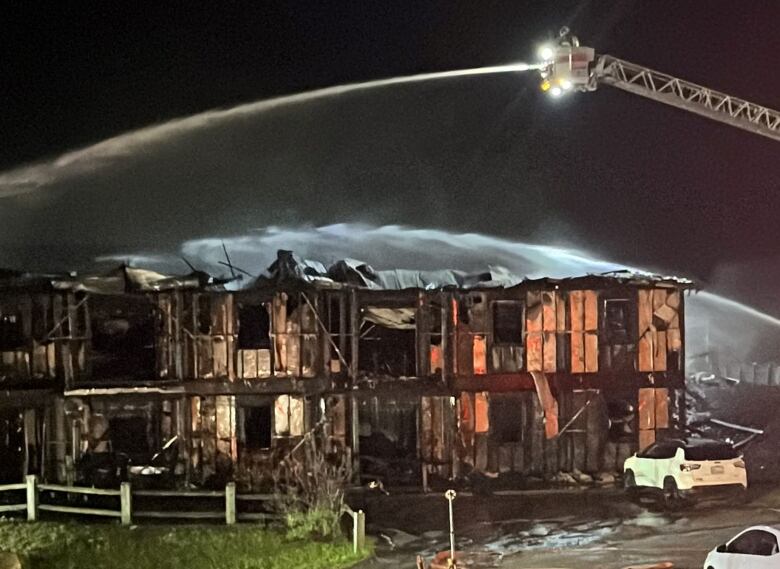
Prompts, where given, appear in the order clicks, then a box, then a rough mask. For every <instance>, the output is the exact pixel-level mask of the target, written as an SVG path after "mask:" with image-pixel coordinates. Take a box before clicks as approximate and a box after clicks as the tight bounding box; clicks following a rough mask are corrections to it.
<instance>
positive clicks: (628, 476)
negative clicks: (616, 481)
mask: <svg viewBox="0 0 780 569" xmlns="http://www.w3.org/2000/svg"><path fill="white" fill-rule="evenodd" d="M623 489H624V490H625V491H626V495H627V496H628V498H629V499H630V500H636V499H637V498H638V497H639V487H638V486H637V485H636V477H635V476H634V471H633V470H627V471H626V473H625V475H623Z"/></svg>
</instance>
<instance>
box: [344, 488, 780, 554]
mask: <svg viewBox="0 0 780 569" xmlns="http://www.w3.org/2000/svg"><path fill="white" fill-rule="evenodd" d="M364 506H365V510H366V513H367V520H368V532H369V534H371V535H372V536H374V538H375V540H376V556H375V558H374V559H371V560H369V561H367V562H365V563H363V564H361V565H360V566H359V567H360V569H379V568H390V567H399V568H403V567H414V566H415V565H414V564H415V557H416V556H417V555H418V554H419V555H422V556H423V557H424V558H426V559H431V558H432V557H433V555H434V554H435V553H436V552H437V551H442V550H445V549H448V548H449V537H448V534H447V527H448V525H447V501H446V500H445V499H444V497H443V495H442V494H440V493H438V494H413V495H391V496H372V497H369V498H367V500H366V503H365V504H364ZM758 524H766V525H780V488H777V489H775V488H772V487H770V486H762V487H755V488H751V489H750V490H749V491H748V492H747V493H743V495H742V496H738V497H735V496H731V497H722V498H717V499H707V500H703V499H699V500H697V501H696V502H695V503H693V504H690V505H685V506H682V507H679V508H677V509H675V510H674V511H669V510H667V509H665V508H663V507H662V506H661V505H660V504H658V503H656V502H655V501H654V500H653V499H652V498H651V497H647V498H645V499H643V500H642V502H641V503H640V504H634V503H631V502H630V501H628V500H627V499H626V497H625V495H624V494H623V492H622V491H621V490H619V489H615V488H594V489H586V490H583V489H573V490H560V491H556V490H550V491H536V492H527V493H516V492H503V493H501V492H497V493H495V494H493V495H490V496H474V495H470V494H460V495H459V496H458V498H457V499H456V500H455V529H456V536H457V548H458V549H459V550H463V551H464V552H467V553H469V554H471V556H472V557H474V558H477V559H478V560H479V562H478V567H498V568H502V569H542V568H544V569H547V568H556V569H557V568H561V569H565V568H569V569H579V568H583V569H584V568H589V569H590V568H604V569H613V568H614V569H621V568H623V567H626V566H629V565H635V564H647V563H653V562H659V561H671V562H673V563H674V564H675V565H674V566H675V568H678V569H692V568H694V567H696V568H700V567H702V564H703V562H704V558H705V557H706V554H707V552H708V551H709V550H710V549H712V548H714V547H715V546H717V545H718V544H720V543H723V542H724V541H726V540H727V538H729V537H731V536H733V535H734V534H736V533H737V532H738V531H740V530H742V529H744V528H745V527H747V526H750V525H758Z"/></svg>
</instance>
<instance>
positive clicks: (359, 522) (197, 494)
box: [0, 475, 366, 552]
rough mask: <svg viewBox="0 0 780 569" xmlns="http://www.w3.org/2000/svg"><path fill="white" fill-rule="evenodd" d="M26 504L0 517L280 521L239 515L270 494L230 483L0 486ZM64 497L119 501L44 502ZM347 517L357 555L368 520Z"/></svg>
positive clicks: (0, 509)
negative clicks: (194, 506) (150, 501)
mask: <svg viewBox="0 0 780 569" xmlns="http://www.w3.org/2000/svg"><path fill="white" fill-rule="evenodd" d="M22 491H24V496H25V499H24V501H23V502H21V501H20V502H18V503H12V504H0V513H5V512H25V511H26V512H27V519H28V520H29V521H31V522H34V521H37V520H38V517H39V513H40V512H57V513H61V514H74V515H84V516H105V517H114V518H118V519H119V521H120V523H121V524H122V525H130V524H132V523H133V520H134V519H138V518H147V519H185V520H214V521H216V520H224V521H225V523H226V524H227V525H233V524H235V523H236V522H238V521H267V520H273V519H277V518H278V517H279V516H278V515H276V514H271V513H267V512H239V511H238V509H237V508H236V505H237V503H240V502H245V503H252V502H254V503H257V502H270V500H271V499H272V496H271V495H270V494H237V493H236V485H235V483H233V482H228V483H227V485H226V486H225V490H215V491H209V490H185V491H182V490H133V489H132V486H131V484H130V483H129V482H122V483H121V485H120V486H119V489H118V490H114V489H105V488H90V487H85V486H64V485H60V484H42V483H39V482H38V477H37V476H35V475H29V476H27V477H26V479H25V482H23V483H20V484H6V485H0V494H2V493H5V492H22ZM56 494H62V495H66V496H72V495H76V494H81V495H88V496H107V497H112V498H118V499H119V500H118V503H116V502H115V503H114V505H113V506H110V505H109V506H101V507H81V506H73V505H63V504H55V503H49V502H47V501H46V500H45V498H46V497H47V495H48V496H49V497H50V496H54V495H56ZM134 498H170V499H198V500H200V501H201V502H204V501H205V502H207V503H208V502H215V501H217V500H219V501H220V502H222V504H221V505H220V507H219V508H211V509H209V510H146V509H136V508H134V504H133V502H134ZM215 505H216V504H215ZM345 513H346V514H349V515H350V517H351V518H352V544H353V549H354V551H355V552H358V551H361V550H363V548H364V547H365V541H366V516H365V513H364V512H363V511H362V510H358V511H357V512H355V511H354V510H352V509H351V508H349V507H346V508H345Z"/></svg>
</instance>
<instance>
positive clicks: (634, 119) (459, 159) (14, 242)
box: [0, 0, 780, 315]
mask: <svg viewBox="0 0 780 569" xmlns="http://www.w3.org/2000/svg"><path fill="white" fill-rule="evenodd" d="M28 4H29V5H30V6H28ZM33 4H34V3H19V4H18V5H15V6H12V5H10V3H5V4H4V5H3V7H2V8H0V21H2V22H3V24H2V27H3V33H2V34H0V58H1V59H0V66H1V70H2V78H3V79H2V80H3V91H4V95H3V98H2V109H0V132H2V133H3V138H4V144H2V145H0V169H2V170H10V169H13V168H15V167H17V166H20V165H23V164H27V163H34V162H39V161H41V160H46V159H52V158H56V157H57V156H58V155H59V154H61V153H63V152H66V151H69V150H73V149H76V148H80V147H85V146H88V145H91V144H94V143H97V142H99V141H101V140H103V139H105V138H108V137H112V136H116V135H119V134H122V133H124V132H127V131H130V130H133V129H136V128H140V127H145V126H149V125H152V124H156V123H161V122H164V121H167V120H169V119H173V118H177V117H184V116H187V115H190V114H194V113H199V112H202V111H206V110H209V109H214V108H228V107H231V106H234V105H237V104H242V103H249V102H252V101H256V100H259V99H263V98H267V97H272V96H277V95H284V94H290V93H295V92H298V91H303V90H308V89H314V88H319V87H325V86H330V85H336V84H339V83H345V82H355V81H363V80H369V79H377V78H382V77H391V76H395V75H408V74H413V73H421V72H428V71H443V70H448V69H458V68H469V67H478V66H483V65H494V64H500V63H508V62H513V61H532V60H533V59H534V56H535V51H536V46H537V45H538V44H539V43H540V41H542V40H544V39H545V37H546V36H548V35H549V34H553V33H555V32H556V31H557V30H558V28H559V27H560V26H561V25H568V26H570V27H571V28H572V30H573V31H575V32H576V33H577V35H579V37H580V40H581V41H582V43H583V44H586V45H592V46H594V47H595V48H596V49H597V51H598V52H599V53H609V54H611V55H614V56H616V57H620V58H622V59H626V60H629V61H632V62H635V63H639V64H644V65H647V66H649V67H652V68H654V69H657V70H659V71H663V72H666V73H669V74H672V75H677V76H679V77H681V78H684V79H687V80H690V81H693V82H696V83H700V84H703V85H706V86H709V87H712V88H714V89H718V90H721V91H724V92H726V93H729V94H733V95H737V96H741V97H744V98H746V99H748V100H751V101H754V102H757V103H761V104H765V105H767V106H770V107H772V108H780V73H778V69H780V32H778V23H779V22H780V2H778V1H777V0H766V1H753V0H751V1H750V2H734V1H731V2H727V1H720V0H699V1H681V0H675V1H660V0H656V1H652V2H650V1H647V2H634V1H624V0H620V1H614V2H596V1H591V2H586V1H578V2H573V1H555V2H552V1H539V2H521V1H517V0H516V1H507V2H493V1H484V0H483V1H471V2H454V1H452V0H449V1H444V0H442V1H433V0H416V1H413V2H402V1H399V0H393V1H385V2H375V1H363V2H357V1H354V2H328V1H316V2H313V1H308V2H304V1H300V2H256V3H253V4H252V6H253V8H252V9H251V10H249V9H246V8H244V7H239V5H238V3H225V2H218V3H202V4H200V5H199V7H197V8H195V7H194V6H195V3H181V4H178V5H177V4H173V3H159V4H158V5H156V6H154V7H145V8H143V9H138V10H137V11H123V12H119V11H118V10H117V9H116V5H111V6H109V5H108V4H107V3H97V2H95V3H91V4H89V5H87V4H82V5H81V6H80V8H78V9H76V8H65V7H62V6H60V7H57V8H54V9H52V8H50V7H49V6H47V7H46V9H45V10H44V9H36V8H35V7H33V6H32V5H33ZM163 4H164V5H163ZM350 221H351V222H356V221H359V222H366V223H374V224H386V223H397V224H406V225H411V226H415V227H436V228H442V229H448V230H454V231H475V232H483V233H489V234H493V235H497V236H502V237H507V238H516V239H525V240H532V241H536V242H554V243H565V244H574V245H577V246H580V247H582V248H584V249H587V250H589V251H594V252H595V253H597V254H598V255H601V256H604V257H608V258H610V259H613V260H616V261H621V262H627V263H634V264H638V265H642V266H648V267H651V268H661V269H665V270H669V271H676V272H680V273H685V274H688V275H691V276H694V277H696V278H698V279H701V280H702V281H704V282H705V283H709V284H710V285H711V286H712V287H714V288H715V289H716V290H719V291H723V292H727V293H730V294H733V295H735V296H736V297H737V298H739V299H741V300H747V301H749V302H751V303H753V304H754V305H757V306H759V307H763V308H767V309H769V310H771V311H772V312H774V313H775V314H776V315H780V302H778V300H777V298H776V293H775V290H776V286H775V283H776V282H777V279H778V278H780V143H778V142H774V141H772V140H769V139H765V138H762V137H758V136H756V135H753V134H750V133H746V132H742V131H740V130H737V129H734V128H732V127H729V126H725V125H720V124H718V123H715V122H712V121H709V120H707V119H704V118H700V117H697V116H695V115H692V114H687V113H685V112H683V111H680V110H676V109H673V108H670V107H666V106H664V105H661V104H659V103H655V102H652V101H646V100H643V99H642V98H640V97H637V96H633V95H630V94H627V93H623V92H621V91H618V90H614V89H610V88H609V87H603V88H602V89H600V90H599V91H597V92H596V93H590V94H577V95H576V96H574V97H571V98H569V99H567V100H562V101H551V100H550V99H549V98H547V97H546V96H543V95H542V94H541V93H540V92H539V91H538V79H537V77H536V76H534V75H532V74H526V75H517V76H498V77H480V78H470V79H462V80H453V81H447V82H445V83H440V84H436V85H420V86H404V87H399V88H397V89H396V88H393V89H390V90H385V91H382V92H368V93H365V94H361V95H359V96H358V95H354V96H352V95H351V96H349V97H347V98H344V99H343V100H338V101H333V102H330V103H327V102H324V103H319V102H318V103H316V104H312V105H301V106H298V107H296V108H295V109H287V110H285V111H284V112H282V113H279V116H274V117H263V119H262V120H258V121H254V122H251V124H246V123H241V124H231V125H226V126H220V127H217V128H214V129H210V130H209V131H208V132H207V133H201V134H199V135H198V136H195V137H191V139H187V140H179V141H175V142H174V143H171V144H167V145H164V146H163V147H162V148H157V147H154V146H150V147H149V149H148V151H145V152H141V153H140V154H139V155H135V156H134V157H133V158H132V159H129V160H127V161H124V162H122V163H121V164H120V165H119V166H118V167H117V168H110V169H108V171H107V172H103V173H101V174H100V175H98V176H84V177H76V178H75V179H69V180H67V181H66V182H63V183H54V184H52V187H45V188H42V189H40V190H36V191H35V192H32V193H30V194H26V195H23V196H18V197H13V198H0V265H4V266H13V267H17V268H19V267H21V268H24V267H27V266H35V267H43V266H47V267H51V268H58V269H59V268H69V267H72V266H80V265H83V264H84V263H85V259H87V258H90V257H92V256H95V255H100V254H106V253H113V252H118V251H129V250H152V249H155V248H156V247H163V248H165V247H169V248H170V247H175V246H176V245H177V244H178V243H180V242H182V241H184V240H186V239H189V238H194V237H202V236H208V235H234V234H240V233H241V232H243V231H246V230H248V229H250V228H252V227H258V226H264V225H269V224H286V225H296V224H328V223H337V222H350Z"/></svg>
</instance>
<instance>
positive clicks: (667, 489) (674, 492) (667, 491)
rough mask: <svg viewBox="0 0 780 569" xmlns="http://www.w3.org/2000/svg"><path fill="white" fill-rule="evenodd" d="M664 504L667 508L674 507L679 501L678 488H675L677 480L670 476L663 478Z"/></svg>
mask: <svg viewBox="0 0 780 569" xmlns="http://www.w3.org/2000/svg"><path fill="white" fill-rule="evenodd" d="M663 496H664V505H665V506H666V507H667V508H674V507H675V506H677V505H678V504H679V503H680V490H679V489H678V488H677V482H675V480H674V478H672V477H671V476H667V477H666V478H664V490H663Z"/></svg>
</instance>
